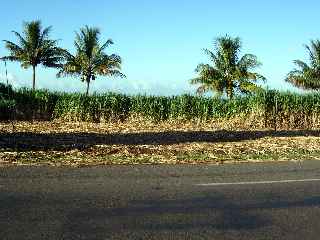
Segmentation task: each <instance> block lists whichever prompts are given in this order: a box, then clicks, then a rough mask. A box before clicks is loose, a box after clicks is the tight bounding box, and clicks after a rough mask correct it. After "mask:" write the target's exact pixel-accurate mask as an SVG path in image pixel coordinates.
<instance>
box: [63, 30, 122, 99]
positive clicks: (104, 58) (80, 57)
mask: <svg viewBox="0 0 320 240" xmlns="http://www.w3.org/2000/svg"><path fill="white" fill-rule="evenodd" d="M99 35H100V31H99V29H98V28H90V27H88V26H86V27H85V28H81V29H80V32H79V33H77V34H76V40H75V42H74V45H75V47H76V54H75V55H74V56H73V55H72V54H70V53H68V52H66V56H65V58H66V63H65V64H63V65H62V67H61V69H60V71H59V73H58V74H57V76H58V77H61V76H76V77H80V79H81V81H82V82H86V83H87V91H86V95H88V94H89V85H90V82H91V81H93V80H95V79H96V77H97V75H103V76H116V77H125V76H124V75H123V74H122V73H121V72H120V70H121V58H120V57H119V56H118V55H116V54H112V55H107V54H106V53H104V50H105V49H106V48H107V47H109V46H110V45H112V44H113V41H112V40H111V39H109V40H108V41H107V42H105V43H104V44H100V43H99Z"/></svg>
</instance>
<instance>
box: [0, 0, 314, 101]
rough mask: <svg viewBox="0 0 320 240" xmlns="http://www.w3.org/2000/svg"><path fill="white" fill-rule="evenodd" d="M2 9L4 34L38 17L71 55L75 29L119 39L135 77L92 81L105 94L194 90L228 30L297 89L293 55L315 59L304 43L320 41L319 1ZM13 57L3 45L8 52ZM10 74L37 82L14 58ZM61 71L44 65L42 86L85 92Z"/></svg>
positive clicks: (272, 83)
mask: <svg viewBox="0 0 320 240" xmlns="http://www.w3.org/2000/svg"><path fill="white" fill-rule="evenodd" d="M26 2H28V3H26ZM1 8H2V11H1V19H2V21H1V23H0V36H1V39H7V40H12V41H15V38H14V36H13V34H11V32H10V31H11V30H16V31H18V32H21V31H22V22H23V21H30V20H35V19H40V20H41V21H42V23H43V25H44V26H50V25H52V26H53V32H52V34H51V36H52V38H55V39H61V40H60V45H61V46H62V47H64V48H67V49H68V50H69V51H71V52H73V50H74V48H73V40H74V35H75V31H77V30H78V29H79V28H80V27H82V26H84V25H89V26H96V27H99V28H100V29H101V32H102V39H104V40H107V39H108V38H112V39H113V41H114V42H115V44H114V45H113V46H112V47H111V48H110V49H109V50H108V51H109V53H117V54H119V55H120V56H121V57H122V58H123V72H124V73H125V74H126V75H127V78H126V79H109V78H98V79H97V80H96V81H95V82H94V83H93V84H92V85H91V90H92V91H98V92H106V91H109V90H111V91H116V92H124V93H130V94H137V93H147V94H161V95H171V94H181V93H192V92H194V89H195V88H194V87H192V86H190V85H189V83H188V80H189V79H190V78H192V77H194V76H195V73H194V69H195V67H196V66H197V64H199V63H201V62H207V61H208V59H207V57H206V56H205V55H204V54H203V51H202V49H203V48H212V43H213V40H214V38H216V37H218V36H221V35H225V34H229V35H231V36H239V37H240V38H241V39H242V42H243V52H242V53H253V54H255V55H257V56H258V58H259V60H260V61H261V62H262V63H263V66H262V67H261V68H260V69H259V72H260V73H262V74H263V75H265V76H266V77H267V78H268V86H269V87H270V88H277V89H281V90H286V89H292V88H291V87H290V86H289V85H287V84H286V83H285V82H284V81H283V79H284V78H285V76H286V74H287V73H288V72H289V71H290V70H291V69H292V68H293V64H292V60H293V59H303V60H307V59H306V52H305V50H304V48H303V44H305V43H308V42H309V41H310V40H311V39H316V38H320V28H319V23H320V20H319V13H318V10H319V9H320V1H317V0H305V1H298V0H282V1H280V0H269V1H256V0H242V1H239V0H230V1H215V0H198V1H188V0H184V1H183V0H176V1H170V0H162V1H160V0H159V1H155V0H154V1H142V0H135V1H130V0H107V1H105V0H90V1H88V0H78V1H66V0H53V1H50V3H49V2H48V1H43V0H30V1H25V0H11V1H3V2H2V6H1ZM6 54H7V51H6V50H5V49H4V46H3V44H1V45H0V56H3V55H6ZM8 71H9V78H10V81H11V82H13V83H14V85H15V86H28V87H30V86H31V75H32V74H31V70H24V69H21V68H20V67H19V64H16V63H9V64H8ZM55 74H56V70H51V69H44V68H38V70H37V87H38V88H48V89H51V90H59V91H82V92H83V91H84V90H85V84H84V83H82V82H80V81H79V80H78V79H71V78H61V79H57V78H56V77H55ZM0 81H4V65H3V64H1V65H0Z"/></svg>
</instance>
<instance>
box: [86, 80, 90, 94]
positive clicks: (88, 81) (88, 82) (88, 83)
mask: <svg viewBox="0 0 320 240" xmlns="http://www.w3.org/2000/svg"><path fill="white" fill-rule="evenodd" d="M86 82H87V92H86V96H88V95H89V85H90V80H89V79H87V80H86Z"/></svg>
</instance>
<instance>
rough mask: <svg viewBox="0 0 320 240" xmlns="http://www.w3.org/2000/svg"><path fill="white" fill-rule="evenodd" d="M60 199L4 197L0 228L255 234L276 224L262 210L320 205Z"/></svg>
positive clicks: (311, 201)
mask: <svg viewBox="0 0 320 240" xmlns="http://www.w3.org/2000/svg"><path fill="white" fill-rule="evenodd" d="M56 197H57V196H55V197H52V196H51V197H49V196H47V197H44V196H36V195H28V196H26V195H24V194H21V195H16V194H12V193H10V194H8V193H0V202H1V205H0V213H1V214H0V225H1V226H2V227H5V229H6V232H7V233H8V234H9V233H15V234H20V233H21V234H27V235H28V234H30V233H31V232H32V231H33V230H32V229H33V228H35V227H36V226H37V225H38V223H37V221H41V225H42V226H46V225H48V227H49V226H51V228H52V227H54V225H52V223H56V224H57V226H58V228H57V229H52V231H55V234H59V236H63V237H65V239H75V238H74V237H75V236H77V237H80V236H81V239H91V238H92V237H94V239H100V238H99V237H101V239H104V238H103V237H105V236H113V235H117V234H120V233H122V232H125V231H126V232H139V231H142V232H148V231H153V232H163V231H164V232H167V231H192V230H193V229H198V230H199V229H206V231H208V230H209V231H210V230H223V231H227V230H236V231H242V230H243V231H253V230H255V229H259V228H263V227H268V226H271V225H272V224H273V223H272V218H270V216H269V217H267V216H265V215H263V214H262V213H261V210H266V209H273V210H275V209H288V208H297V207H319V206H320V197H312V198H306V199H302V200H299V201H288V200H286V201H274V200H273V201H268V200H265V201H264V202H258V203H254V204H249V203H243V202H242V203H241V202H239V203H237V202H231V201H230V200H227V199H225V198H224V197H218V196H210V195H208V196H202V197H197V198H191V199H186V200H148V201H131V202H129V203H128V204H127V206H126V207H114V208H109V207H103V206H102V203H101V201H102V200H101V199H100V201H99V199H97V201H95V202H92V201H90V200H89V199H86V198H85V196H83V197H82V198H80V199H78V200H77V201H70V199H69V200H68V197H66V196H60V198H59V199H57V198H56ZM30 219H32V221H31V222H30ZM21 226H24V227H23V228H21ZM15 228H17V229H16V230H15ZM23 229H25V230H26V231H28V232H27V233H25V232H23V231H24V230H23ZM43 229H47V228H46V227H43ZM38 230H40V229H37V230H35V231H34V232H36V233H37V234H38V235H39V236H40V235H41V234H42V233H41V231H38ZM0 235H1V234H0ZM24 236H25V235H24ZM34 237H36V236H34ZM34 239H38V238H34ZM39 239H40V238H39Z"/></svg>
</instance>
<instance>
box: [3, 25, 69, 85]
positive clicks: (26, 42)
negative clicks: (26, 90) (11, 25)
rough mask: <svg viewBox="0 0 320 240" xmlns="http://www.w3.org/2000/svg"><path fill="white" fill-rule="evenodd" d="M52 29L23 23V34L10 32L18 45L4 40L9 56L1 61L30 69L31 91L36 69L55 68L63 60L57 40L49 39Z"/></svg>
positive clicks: (61, 50)
mask: <svg viewBox="0 0 320 240" xmlns="http://www.w3.org/2000/svg"><path fill="white" fill-rule="evenodd" d="M51 29H52V27H47V28H45V29H43V30H42V25H41V22H40V21H31V22H25V23H24V24H23V34H20V33H18V32H16V31H12V32H13V33H14V34H15V35H16V37H17V38H18V43H17V44H16V43H13V42H10V41H7V40H4V42H5V47H6V48H7V49H8V50H9V52H10V55H9V56H5V57H3V58H2V60H9V61H17V62H20V63H21V66H22V67H23V68H29V67H32V71H33V78H32V89H33V90H35V85H36V67H37V66H38V65H43V66H45V67H53V68H57V67H59V66H60V63H61V61H62V60H63V52H64V50H63V49H61V48H59V47H57V40H51V39H49V34H50V31H51Z"/></svg>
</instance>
